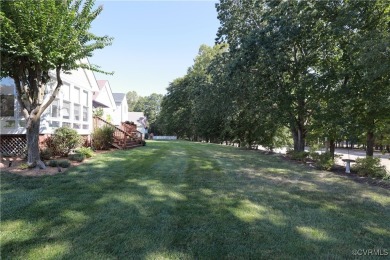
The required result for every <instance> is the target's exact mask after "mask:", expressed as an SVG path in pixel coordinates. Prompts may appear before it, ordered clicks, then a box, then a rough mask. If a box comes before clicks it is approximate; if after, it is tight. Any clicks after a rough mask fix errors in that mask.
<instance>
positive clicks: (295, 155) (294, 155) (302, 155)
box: [288, 151, 309, 162]
mask: <svg viewBox="0 0 390 260" xmlns="http://www.w3.org/2000/svg"><path fill="white" fill-rule="evenodd" d="M288 154H289V155H290V158H291V159H292V160H296V161H302V162H304V161H306V159H307V157H308V156H309V153H308V152H295V151H291V152H289V153H288Z"/></svg>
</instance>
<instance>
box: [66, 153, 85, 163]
mask: <svg viewBox="0 0 390 260" xmlns="http://www.w3.org/2000/svg"><path fill="white" fill-rule="evenodd" d="M68 158H69V160H71V161H76V162H82V161H84V159H85V155H84V154H82V153H74V154H71V155H69V157H68Z"/></svg>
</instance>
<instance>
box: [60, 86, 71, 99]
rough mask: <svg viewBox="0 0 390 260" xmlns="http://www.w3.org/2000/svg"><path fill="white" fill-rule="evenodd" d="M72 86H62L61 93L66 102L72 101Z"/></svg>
mask: <svg viewBox="0 0 390 260" xmlns="http://www.w3.org/2000/svg"><path fill="white" fill-rule="evenodd" d="M69 91H70V86H69V85H68V84H64V85H62V86H61V93H62V97H63V98H64V100H70V94H69Z"/></svg>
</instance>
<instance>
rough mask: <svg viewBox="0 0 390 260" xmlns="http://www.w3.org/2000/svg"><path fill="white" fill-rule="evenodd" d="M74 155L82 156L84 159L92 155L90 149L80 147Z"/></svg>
mask: <svg viewBox="0 0 390 260" xmlns="http://www.w3.org/2000/svg"><path fill="white" fill-rule="evenodd" d="M76 153H80V154H83V155H84V156H85V158H91V157H92V156H93V155H94V152H93V150H92V149H91V147H80V148H78V149H77V150H76Z"/></svg>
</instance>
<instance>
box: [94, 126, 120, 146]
mask: <svg viewBox="0 0 390 260" xmlns="http://www.w3.org/2000/svg"><path fill="white" fill-rule="evenodd" d="M114 132H115V129H114V128H113V127H110V126H103V127H101V128H97V129H95V131H94V132H93V134H92V144H93V147H94V148H95V149H97V150H108V149H109V148H110V147H111V144H112V143H113V141H114Z"/></svg>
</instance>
